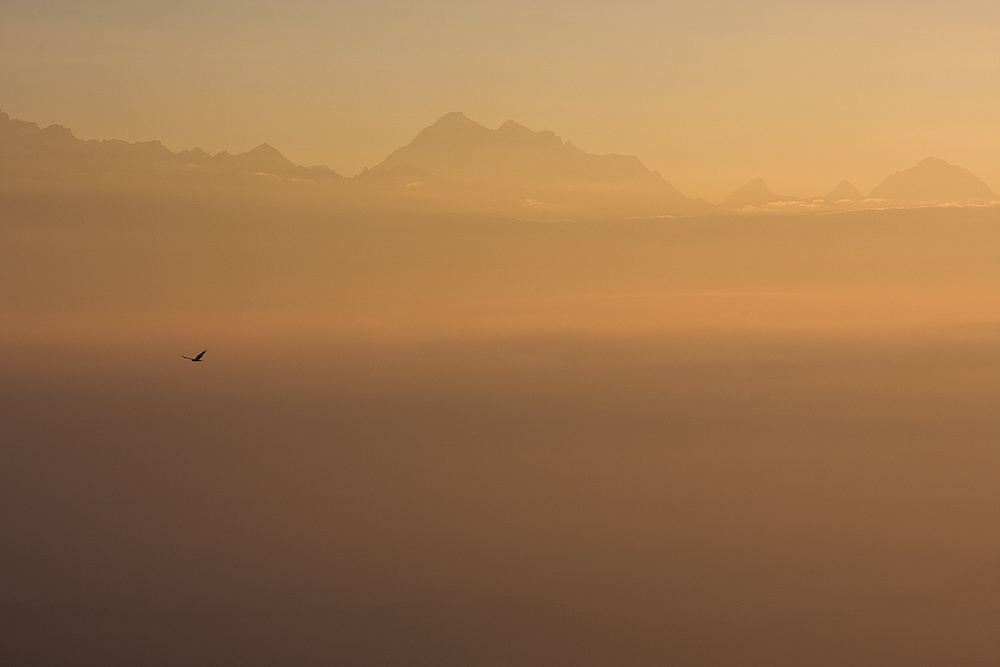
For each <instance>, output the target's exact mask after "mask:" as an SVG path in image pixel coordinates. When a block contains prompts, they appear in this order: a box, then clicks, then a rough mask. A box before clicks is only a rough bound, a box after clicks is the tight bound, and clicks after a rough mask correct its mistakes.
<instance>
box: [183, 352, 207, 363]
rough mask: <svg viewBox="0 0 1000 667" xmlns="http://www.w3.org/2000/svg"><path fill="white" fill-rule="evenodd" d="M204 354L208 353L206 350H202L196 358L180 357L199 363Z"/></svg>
mask: <svg viewBox="0 0 1000 667" xmlns="http://www.w3.org/2000/svg"><path fill="white" fill-rule="evenodd" d="M206 352H208V350H202V351H201V353H199V354H198V356H197V357H185V356H184V355H183V354H182V355H181V357H183V358H184V359H187V360H188V361H201V358H202V357H204V356H205V353H206Z"/></svg>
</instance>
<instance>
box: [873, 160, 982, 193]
mask: <svg viewBox="0 0 1000 667" xmlns="http://www.w3.org/2000/svg"><path fill="white" fill-rule="evenodd" d="M868 196H869V197H871V198H873V199H887V200H890V201H897V202H904V203H912V204H922V203H935V202H991V201H997V200H998V199H1000V197H997V195H996V193H994V192H993V191H992V190H990V188H989V186H987V185H986V184H985V183H983V182H982V181H981V180H979V178H978V177H977V176H976V175H975V174H973V173H972V172H971V171H969V170H968V169H963V168H962V167H958V166H956V165H953V164H948V163H947V162H945V161H944V160H939V159H938V158H933V157H928V158H924V159H923V160H921V161H920V162H919V163H918V164H917V165H916V166H915V167H911V168H910V169H906V170H904V171H897V172H896V173H895V174H891V175H890V176H888V177H886V179H885V180H884V181H882V182H881V183H880V184H879V185H878V186H877V187H876V188H875V189H874V190H872V191H871V194H869V195H868Z"/></svg>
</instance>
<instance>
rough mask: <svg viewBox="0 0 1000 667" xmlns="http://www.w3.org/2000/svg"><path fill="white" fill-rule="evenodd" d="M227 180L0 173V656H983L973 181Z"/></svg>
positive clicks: (992, 609) (987, 300)
mask: <svg viewBox="0 0 1000 667" xmlns="http://www.w3.org/2000/svg"><path fill="white" fill-rule="evenodd" d="M242 183H244V182H239V181H238V182H237V185H235V186H232V187H233V188H235V189H234V191H232V192H228V193H227V192H221V193H220V195H227V196H218V197H202V196H199V195H198V194H191V191H183V192H180V193H167V194H164V193H163V192H159V193H157V192H156V191H154V192H152V193H147V194H143V193H141V192H135V191H127V192H115V193H110V194H108V193H102V192H99V191H96V190H95V191H93V192H90V191H83V192H79V191H62V192H59V191H56V190H52V191H48V192H27V191H26V192H22V193H17V192H14V193H11V192H7V193H5V194H4V200H3V203H4V206H3V208H2V209H0V284H2V285H3V289H2V290H0V443H2V447H0V524H2V525H3V527H4V528H3V532H4V539H3V547H2V549H0V573H2V576H0V629H2V632H0V657H2V659H3V660H2V661H3V662H4V663H5V664H12V665H39V666H48V665H52V666H59V667H64V666H66V665H81V666H82V665H93V666H95V667H96V666H98V665H100V666H101V667H119V666H120V667H126V666H129V665H141V664H159V665H166V666H171V667H172V666H178V667H179V666H181V665H183V666H186V667H188V666H194V667H202V666H204V667H209V666H219V665H233V666H234V667H235V666H237V665H241V666H244V667H245V666H248V665H254V666H260V667H267V666H270V665H278V664H281V665H292V666H295V667H299V666H305V665H316V666H318V665H331V664H341V665H373V666H380V667H403V666H404V665H427V666H428V667H430V666H435V667H442V666H448V667H468V666H470V665H514V664H534V665H547V666H559V665H565V666H567V667H568V666H570V665H577V666H579V665H591V666H593V667H601V666H606V665H624V666H630V667H640V666H643V665H678V666H684V667H687V666H693V665H705V666H717V665H735V664H739V665H759V666H761V667H763V666H768V667H793V666H797V665H845V664H871V665H901V666H902V665H906V666H907V667H930V666H941V667H943V666H945V665H948V666H950V667H953V666H959V665H960V666H963V667H964V666H972V665H977V666H978V665H982V666H985V665H990V664H993V663H994V662H995V661H996V658H997V656H998V655H1000V644H998V642H1000V639H998V634H997V632H996V628H997V627H1000V561H998V557H997V554H998V553H1000V537H998V532H997V530H996V518H997V513H998V509H1000V487H998V485H997V484H996V472H997V469H998V465H1000V453H998V450H997V440H996V437H997V433H998V429H1000V421H998V420H1000V418H998V412H997V410H996V406H997V405H998V402H1000V379H998V378H1000V322H998V319H997V313H998V312H1000V303H998V294H1000V291H998V290H997V286H998V285H1000V264H998V263H997V261H996V256H997V248H998V247H1000V225H998V221H997V207H996V205H993V206H991V207H971V206H970V207H937V208H923V209H898V210H868V211H846V212H840V213H835V214H831V215H813V216H790V215H784V216H767V215H759V216H734V215H726V214H719V215H717V216H714V217H713V216H711V215H705V216H702V217H697V218H689V219H665V220H664V219H654V220H620V219H619V220H614V221H608V222H601V221H591V222H585V223H531V222H525V221H511V220H503V219H496V218H482V217H479V218H476V217H472V216H445V215H436V216H433V217H430V216H425V217H421V216H418V215H416V214H413V215H405V214H400V213H396V214H392V215H387V214H359V213H355V214H345V213H342V212H341V213H337V212H331V211H329V210H317V209H316V207H315V202H314V201H313V200H311V199H305V200H303V199H300V198H298V196H297V195H296V194H295V193H297V192H298V190H294V189H293V190H291V191H285V192H286V193H285V194H281V192H282V191H273V192H272V191H269V190H267V189H265V188H263V187H261V186H257V187H253V188H249V187H246V186H245V184H242ZM185 192H186V193H187V194H185ZM196 192H197V191H196ZM275 192H277V193H278V194H275ZM288 192H291V194H288ZM206 347H207V348H208V353H207V354H206V357H205V361H204V362H203V363H200V364H192V363H190V362H188V361H185V360H183V359H181V355H182V354H186V355H189V356H190V355H192V354H194V353H197V352H199V351H201V350H202V349H204V348H206Z"/></svg>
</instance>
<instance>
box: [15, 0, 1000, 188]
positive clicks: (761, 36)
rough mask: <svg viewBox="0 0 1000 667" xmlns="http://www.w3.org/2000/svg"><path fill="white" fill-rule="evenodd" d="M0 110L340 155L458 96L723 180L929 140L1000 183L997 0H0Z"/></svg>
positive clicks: (157, 135) (876, 170)
mask: <svg viewBox="0 0 1000 667" xmlns="http://www.w3.org/2000/svg"><path fill="white" fill-rule="evenodd" d="M0 81H3V85H2V86H0V110H3V111H5V112H7V113H9V114H10V115H11V116H13V117H15V118H21V119H24V120H31V121H35V122H38V123H39V124H41V125H48V124H52V123H58V124H62V125H66V126H68V127H71V128H72V129H73V130H74V132H75V133H76V135H77V136H79V137H81V138H85V139H90V138H121V139H126V140H129V141H140V140H151V139H159V140H161V141H163V142H164V143H165V144H166V145H167V146H168V147H169V148H171V149H173V150H182V149H187V148H191V147H194V146H200V147H202V148H204V149H205V150H208V151H210V152H217V151H221V150H229V151H231V152H239V151H244V150H248V149H250V148H252V147H254V146H256V145H257V144H260V143H262V142H267V143H270V144H271V145H273V146H275V147H276V148H278V149H279V150H281V151H282V152H283V153H284V154H285V155H287V156H288V157H289V158H291V159H292V160H294V161H295V162H297V163H302V164H327V165H329V166H331V167H332V168H334V169H335V170H337V171H338V172H340V173H342V174H345V175H353V174H355V173H357V172H359V171H360V170H361V169H362V168H363V167H366V166H372V165H374V164H377V163H378V162H380V161H381V160H382V159H383V158H384V157H385V155H386V154H388V153H389V152H390V151H392V150H393V149H395V148H397V147H399V146H400V145H403V144H405V143H407V142H408V141H409V140H410V139H411V138H412V137H413V136H414V135H415V134H416V133H417V132H418V131H419V130H420V129H421V128H423V127H425V126H427V125H429V124H430V123H432V122H433V121H434V120H436V119H437V118H438V117H439V116H441V115H442V114H444V113H445V112H448V111H455V110H460V111H464V112H465V113H466V114H467V115H468V116H470V117H471V118H473V119H475V120H477V121H479V122H482V123H483V124H485V125H487V126H490V127H496V126H498V125H499V124H501V123H502V122H503V121H504V120H506V119H507V118H513V119H515V120H517V121H519V122H521V123H522V124H524V125H526V126H528V127H530V128H532V129H535V130H542V129H550V130H553V131H555V132H556V133H557V134H559V135H560V136H562V137H563V138H564V139H568V140H571V141H573V142H574V143H575V144H576V145H577V146H579V147H581V148H583V149H584V150H587V151H589V152H593V153H609V152H615V153H624V154H634V155H637V156H639V157H640V158H641V159H642V160H643V161H644V162H645V163H646V165H647V166H649V167H650V168H652V169H657V170H659V171H660V172H661V173H662V174H663V176H664V177H665V178H667V179H668V180H670V181H671V182H673V183H674V184H675V185H676V186H677V187H679V188H680V189H681V190H682V191H683V192H684V193H685V194H687V195H689V196H701V197H705V198H707V199H709V200H712V201H718V200H720V199H721V198H723V197H724V196H725V195H727V194H729V192H731V191H732V190H734V189H735V188H737V187H738V186H740V185H743V184H744V183H745V182H746V181H748V180H750V179H751V178H754V177H757V176H763V177H764V178H765V180H766V181H767V182H768V184H769V185H770V186H771V188H772V189H773V190H775V191H776V192H779V193H781V194H790V195H799V196H807V195H822V194H825V193H826V192H827V191H829V190H830V189H832V188H833V187H834V186H835V185H836V184H837V182H838V181H839V180H840V179H842V178H848V179H849V180H851V181H852V182H854V183H855V184H856V185H857V186H858V187H859V188H860V189H861V190H862V191H864V192H867V191H868V190H870V189H871V188H872V187H874V186H875V185H876V184H877V183H878V182H879V181H880V180H881V179H882V178H884V177H885V176H886V175H887V174H888V173H890V172H893V171H898V170H901V169H904V168H907V167H910V166H912V165H913V164H915V163H916V162H917V161H918V160H920V159H921V158H923V157H926V156H929V155H933V156H936V157H940V158H943V159H945V160H947V161H949V162H952V163H955V164H959V165H962V166H964V167H966V168H968V169H970V170H972V171H973V172H974V173H976V174H977V175H978V176H980V177H981V178H982V179H984V180H985V181H986V182H987V183H988V184H989V185H990V186H991V187H992V188H993V189H994V190H1000V4H998V3H996V2H995V1H994V0H955V1H953V2H948V3H941V2H930V1H929V0H913V1H908V2H903V1H901V0H900V1H897V0H890V1H881V2H879V1H867V2H861V1H857V0H840V1H837V2H832V1H831V2H818V1H812V2H809V1H795V2H793V1H791V0H762V1H759V2H746V1H744V2H739V1H736V0H698V1H693V0H691V1H681V2H645V1H639V2H628V3H624V4H623V3H618V2H604V1H594V0H584V1H580V0H576V1H573V2H569V1H564V0H554V1H549V2H527V1H521V0H511V1H506V2H500V1H496V0H486V1H484V0H463V1H461V2H458V1H447V0H437V1H425V2H413V1H409V0H367V1H365V2H360V1H358V2H355V1H353V0H352V1H343V0H341V1H340V2H321V1H319V0H288V1H285V2H281V3H277V2H259V1H253V0H250V1H246V0H241V1H238V2H237V1H236V0H198V1H192V0H180V1H175V2H164V1H158V2H150V1H146V0H132V1H128V2H126V1H117V0H114V1H100V2H98V1H95V0H73V1H65V0H30V1H27V0H3V2H2V3H0Z"/></svg>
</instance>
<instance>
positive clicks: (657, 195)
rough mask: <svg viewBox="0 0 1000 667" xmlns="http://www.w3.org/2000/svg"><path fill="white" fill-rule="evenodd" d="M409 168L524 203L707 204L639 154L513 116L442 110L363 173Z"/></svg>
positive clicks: (668, 207)
mask: <svg viewBox="0 0 1000 667" xmlns="http://www.w3.org/2000/svg"><path fill="white" fill-rule="evenodd" d="M408 170H417V171H420V172H426V173H429V174H433V175H435V176H438V177H440V178H443V179H446V180H448V181H451V182H453V183H455V184H469V185H476V186H487V187H491V188H501V189H507V190H508V191H510V190H512V189H513V190H517V191H518V192H519V193H520V195H523V196H522V200H523V201H524V202H526V205H535V204H541V205H543V206H546V205H551V206H553V207H561V208H563V209H565V210H569V209H573V208H574V207H576V206H578V205H583V204H585V203H586V204H588V205H597V202H598V201H599V200H600V201H601V202H602V203H610V201H612V200H616V199H617V200H618V203H619V205H621V206H625V207H629V208H635V207H636V206H638V207H639V208H641V209H644V212H645V213H646V214H655V213H658V212H659V213H668V212H693V211H696V210H704V209H705V208H707V207H708V206H707V204H705V203H704V202H702V201H701V200H696V199H689V198H687V197H685V196H684V195H683V194H681V193H680V192H679V191H678V190H677V189H676V188H674V186H673V185H671V184H670V183H669V182H667V181H665V180H664V179H663V178H662V177H661V176H660V174H659V173H657V172H655V171H652V170H650V169H648V168H647V167H646V166H645V165H644V164H642V162H641V161H640V160H639V159H638V158H637V157H634V156H626V155H613V154H612V155H593V154H590V153H587V152H586V151H583V150H581V149H579V148H577V147H576V146H574V145H573V144H572V143H570V142H568V141H565V142H564V141H563V140H562V139H561V138H560V137H558V136H556V135H555V134H554V133H553V132H550V131H547V130H546V131H541V132H535V131H533V130H530V129H528V128H526V127H524V126H523V125H521V124H519V123H516V122H514V121H513V120H508V121H507V122H505V123H504V124H503V125H501V126H500V127H499V128H497V129H495V130H491V129H489V128H487V127H484V126H483V125H481V124H479V123H477V122H475V121H473V120H470V119H469V118H467V117H466V116H465V114H463V113H461V112H457V111H456V112H452V113H448V114H445V115H444V116H442V117H441V118H440V119H438V121H437V122H435V123H434V124H433V125H431V126H430V127H427V128H425V129H424V130H422V131H421V132H420V133H418V134H417V136H416V137H414V139H413V141H411V142H410V143H409V144H407V145H406V146H403V147H402V148H399V149H397V150H395V151H393V152H392V153H391V154H390V155H389V156H388V157H386V159H385V160H384V161H383V162H382V163H380V164H378V165H376V166H375V167H372V168H371V169H370V170H366V172H365V173H364V174H362V176H363V177H364V178H376V177H379V176H380V175H382V174H385V173H399V172H405V171H408ZM530 190H540V191H543V192H541V193H536V192H530V193H529V192H527V191H530ZM539 195H540V196H539ZM536 208H537V207H536Z"/></svg>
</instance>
